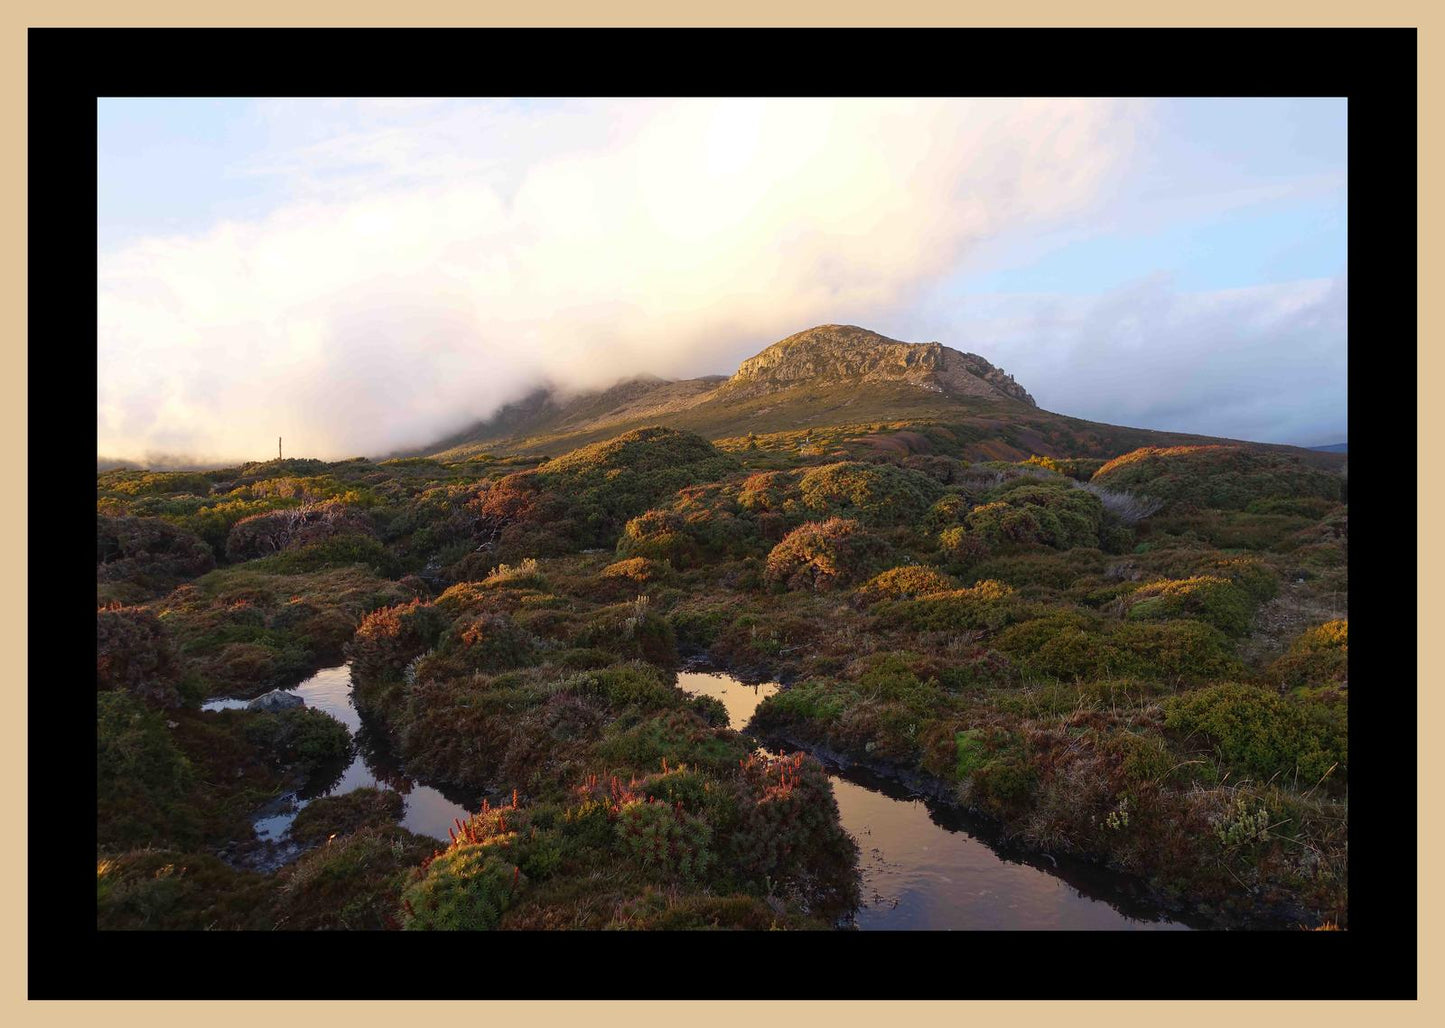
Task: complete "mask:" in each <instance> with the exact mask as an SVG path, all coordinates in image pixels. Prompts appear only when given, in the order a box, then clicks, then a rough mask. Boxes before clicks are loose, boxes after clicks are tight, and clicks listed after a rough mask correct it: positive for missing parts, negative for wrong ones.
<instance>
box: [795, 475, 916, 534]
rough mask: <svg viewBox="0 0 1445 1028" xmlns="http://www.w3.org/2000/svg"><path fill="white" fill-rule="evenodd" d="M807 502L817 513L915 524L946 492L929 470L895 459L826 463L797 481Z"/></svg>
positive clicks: (869, 522) (867, 522) (884, 523)
mask: <svg viewBox="0 0 1445 1028" xmlns="http://www.w3.org/2000/svg"><path fill="white" fill-rule="evenodd" d="M798 489H799V491H800V493H801V494H802V502H803V506H804V507H806V508H807V509H808V510H810V511H812V512H814V513H815V514H829V515H846V516H847V517H849V518H853V519H855V520H857V521H860V522H862V523H863V524H865V525H874V526H887V525H913V524H915V523H917V522H918V521H919V519H920V518H922V517H923V515H924V513H925V512H926V511H927V510H928V509H929V507H931V506H932V505H933V503H934V502H935V501H937V499H938V498H939V496H940V495H941V494H942V492H943V490H942V488H941V487H940V486H939V484H938V483H937V482H936V481H934V480H933V479H932V478H930V477H928V476H927V475H923V474H920V473H918V472H916V471H908V470H906V469H904V468H900V467H896V466H894V465H892V464H864V463H861V462H857V461H844V462H842V463H839V464H825V465H823V466H822V467H818V468H814V469H812V470H811V471H808V472H807V473H805V474H804V475H803V476H802V478H801V479H799V481H798Z"/></svg>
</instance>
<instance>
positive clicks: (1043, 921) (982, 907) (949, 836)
mask: <svg viewBox="0 0 1445 1028" xmlns="http://www.w3.org/2000/svg"><path fill="white" fill-rule="evenodd" d="M677 682H678V687H679V688H680V689H682V690H683V691H685V692H687V693H689V694H692V695H700V696H712V697H714V698H715V699H718V700H721V701H722V703H723V705H724V706H726V707H727V710H728V716H729V718H730V719H731V726H732V727H733V728H734V729H738V730H741V729H743V728H744V727H745V726H746V725H747V723H748V721H749V720H751V719H752V716H753V711H755V710H756V709H757V706H758V704H759V703H761V702H762V701H763V700H764V699H765V698H766V697H768V696H771V695H773V694H774V693H776V692H777V691H778V686H777V685H776V684H774V683H768V684H763V685H760V686H754V685H745V684H743V683H742V682H739V681H737V680H736V679H734V678H732V677H731V676H729V675H724V674H718V673H713V672H702V671H682V672H679V673H678V676H677ZM764 752H767V751H764ZM829 778H830V780H831V781H832V783H833V795H834V796H835V797H836V799H837V801H838V813H839V816H840V819H841V820H842V823H843V827H844V828H845V829H846V830H847V831H848V832H849V834H851V835H852V836H853V838H854V839H855V840H856V841H857V843H858V849H859V866H860V869H861V871H862V877H863V903H862V905H861V906H860V907H859V909H858V911H857V913H856V915H855V917H854V922H855V924H856V925H857V926H858V927H859V928H860V929H864V930H910V929H924V930H928V929H935V930H936V929H964V930H972V931H979V930H991V929H992V930H1028V929H1068V930H1089V929H1095V930H1097V929H1107V930H1126V931H1128V930H1140V929H1142V930H1160V929H1171V930H1173V929H1184V930H1187V926H1186V925H1182V924H1178V923H1175V922H1170V921H1155V920H1150V919H1149V917H1148V914H1147V913H1145V912H1144V911H1143V910H1142V909H1141V908H1140V907H1138V906H1134V905H1131V904H1130V903H1129V902H1128V899H1127V897H1112V898H1113V899H1114V901H1115V902H1114V903H1111V902H1106V901H1105V900H1103V899H1100V898H1096V896H1090V895H1086V894H1085V893H1084V892H1083V891H1081V890H1080V889H1079V888H1076V887H1075V886H1074V885H1072V884H1070V883H1069V882H1068V881H1066V880H1065V879H1064V878H1063V877H1060V876H1059V875H1056V874H1052V873H1049V872H1048V871H1045V870H1043V869H1040V868H1038V867H1035V866H1032V865H1030V864H1027V863H1023V862H1021V861H1017V860H1009V859H1007V858H1006V857H1004V856H1002V855H1001V854H1000V853H999V852H998V851H996V850H994V849H993V848H992V847H990V846H989V845H987V844H986V843H984V842H982V841H980V840H979V839H977V838H975V837H974V836H973V835H972V834H970V833H969V831H968V830H967V828H965V827H964V826H963V824H962V820H963V818H962V816H961V815H959V814H957V813H955V812H949V811H947V810H946V809H943V808H938V807H937V806H936V805H931V804H928V803H926V802H925V801H924V800H921V799H918V798H916V797H914V796H911V795H909V794H908V792H907V790H905V789H903V788H902V787H900V786H897V785H893V784H891V783H888V782H885V781H883V780H881V779H878V778H876V776H872V775H869V774H868V773H867V772H863V771H858V770H854V769H848V770H846V771H845V770H841V769H837V768H830V774H829ZM1046 859H1047V858H1046ZM1095 874H1097V873H1096V872H1091V871H1085V872H1082V873H1080V872H1078V871H1075V873H1074V874H1072V875H1071V877H1075V878H1081V877H1084V878H1088V877H1093V876H1094V875H1095ZM1098 876H1099V877H1100V879H1101V886H1100V887H1101V888H1105V889H1107V886H1104V885H1103V884H1102V883H1103V879H1104V878H1105V877H1106V876H1107V875H1106V873H1104V874H1099V875H1098ZM1115 904H1118V905H1121V906H1124V907H1125V908H1126V909H1132V910H1133V911H1134V912H1136V913H1138V914H1139V915H1140V916H1137V917H1131V916H1128V915H1127V914H1125V913H1123V912H1121V910H1120V909H1118V906H1116V905H1115Z"/></svg>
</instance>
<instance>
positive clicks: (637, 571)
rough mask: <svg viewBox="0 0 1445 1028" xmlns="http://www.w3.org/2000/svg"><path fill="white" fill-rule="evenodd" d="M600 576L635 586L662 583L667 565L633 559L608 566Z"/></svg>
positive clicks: (641, 558)
mask: <svg viewBox="0 0 1445 1028" xmlns="http://www.w3.org/2000/svg"><path fill="white" fill-rule="evenodd" d="M629 523H630V522H629ZM600 574H601V577H602V578H609V579H620V580H621V581H624V582H630V583H632V584H633V585H635V586H643V585H646V584H648V583H649V582H657V581H662V580H664V579H665V578H667V577H668V568H667V565H665V564H660V563H658V562H657V561H655V560H648V559H646V558H644V557H633V558H631V559H629V560H619V561H617V562H616V563H615V564H608V565H607V566H606V567H605V568H603V569H602V571H601V572H600Z"/></svg>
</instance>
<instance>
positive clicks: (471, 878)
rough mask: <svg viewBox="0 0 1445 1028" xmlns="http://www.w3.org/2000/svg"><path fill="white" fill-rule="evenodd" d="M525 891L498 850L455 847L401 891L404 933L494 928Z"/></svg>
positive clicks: (475, 845) (514, 869)
mask: <svg viewBox="0 0 1445 1028" xmlns="http://www.w3.org/2000/svg"><path fill="white" fill-rule="evenodd" d="M524 885H525V880H524V879H523V878H522V877H521V872H520V869H519V868H518V867H517V866H516V865H515V864H513V863H512V862H511V861H510V860H508V859H506V854H505V853H504V852H499V851H498V847H495V846H488V845H482V844H478V843H463V844H461V845H453V846H451V847H450V848H448V849H447V850H446V852H444V853H442V854H441V856H439V857H437V858H436V859H435V860H433V861H431V863H430V864H428V865H427V866H426V869H425V870H423V871H421V872H419V873H417V874H416V876H415V877H414V878H413V880H412V881H410V882H409V883H407V886H406V888H405V889H404V890H403V891H402V896H401V902H402V927H403V928H405V929H407V930H408V931H482V930H488V929H493V928H496V927H497V924H498V922H499V921H501V919H502V915H503V914H504V913H506V911H507V909H508V908H509V907H510V906H511V905H512V903H513V902H514V900H515V898H516V895H517V893H518V892H519V891H520V890H521V889H522V888H523V887H524Z"/></svg>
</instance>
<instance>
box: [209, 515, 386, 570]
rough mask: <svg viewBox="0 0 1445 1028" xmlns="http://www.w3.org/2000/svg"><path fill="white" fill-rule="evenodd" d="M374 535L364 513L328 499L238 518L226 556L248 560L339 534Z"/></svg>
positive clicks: (233, 527)
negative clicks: (322, 501)
mask: <svg viewBox="0 0 1445 1028" xmlns="http://www.w3.org/2000/svg"><path fill="white" fill-rule="evenodd" d="M374 534H375V530H374V529H373V528H372V524H371V520H370V519H369V518H368V517H367V516H366V515H365V514H364V513H362V512H361V511H358V510H354V509H352V508H350V507H348V506H346V505H345V504H342V503H339V502H337V501H335V500H328V501H326V502H324V503H315V504H310V505H308V506H304V507H293V508H290V509H286V510H274V511H270V512H268V513H264V514H253V515H251V516H250V517H244V518H241V519H240V520H239V521H237V522H236V523H235V524H234V525H232V526H231V530H230V533H229V534H228V535H227V536H226V557H227V559H228V560H232V561H240V560H251V559H252V558H254V557H264V556H266V555H268V554H272V553H280V552H281V551H283V550H288V549H294V548H297V547H301V546H307V545H310V544H313V543H319V542H322V541H324V540H328V539H331V538H333V537H335V536H339V535H364V536H372V535H374Z"/></svg>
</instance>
